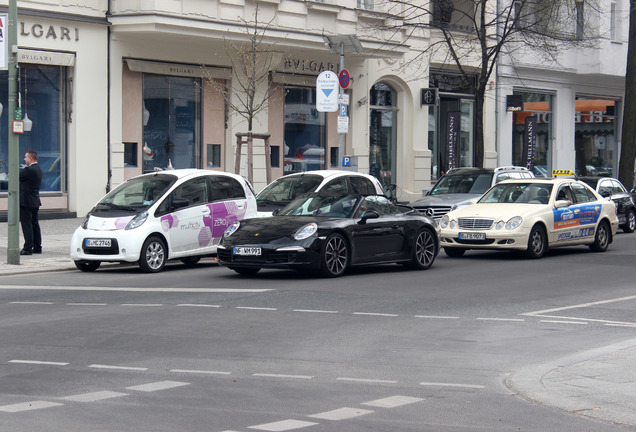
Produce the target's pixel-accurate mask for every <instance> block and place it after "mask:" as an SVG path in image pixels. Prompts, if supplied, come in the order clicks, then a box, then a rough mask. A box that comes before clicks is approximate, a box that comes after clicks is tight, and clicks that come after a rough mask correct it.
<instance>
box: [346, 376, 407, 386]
mask: <svg viewBox="0 0 636 432" xmlns="http://www.w3.org/2000/svg"><path fill="white" fill-rule="evenodd" d="M336 381H351V382H362V383H375V384H396V383H397V381H390V380H379V379H366V378H346V377H341V378H336Z"/></svg>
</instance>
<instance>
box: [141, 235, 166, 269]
mask: <svg viewBox="0 0 636 432" xmlns="http://www.w3.org/2000/svg"><path fill="white" fill-rule="evenodd" d="M166 258H167V251H166V244H165V243H164V242H163V240H161V239H160V238H159V237H157V236H151V237H148V238H147V239H146V241H145V242H144V245H143V246H142V248H141V256H140V257H139V267H140V268H141V271H143V272H144V273H158V272H160V271H161V270H163V268H164V267H165V266H166Z"/></svg>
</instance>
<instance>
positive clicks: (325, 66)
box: [285, 58, 338, 73]
mask: <svg viewBox="0 0 636 432" xmlns="http://www.w3.org/2000/svg"><path fill="white" fill-rule="evenodd" d="M285 70H286V71H289V70H291V71H294V72H313V73H320V72H324V71H326V70H330V71H332V72H336V73H338V66H336V64H335V63H323V62H318V61H315V60H303V59H292V58H286V59H285Z"/></svg>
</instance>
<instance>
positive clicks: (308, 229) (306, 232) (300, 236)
mask: <svg viewBox="0 0 636 432" xmlns="http://www.w3.org/2000/svg"><path fill="white" fill-rule="evenodd" d="M316 231H318V225H316V224H315V223H313V222H312V223H309V224H307V225H305V226H304V227H302V228H301V229H299V230H298V231H296V234H294V240H305V239H306V238H308V237H311V236H312V235H314V234H315V233H316Z"/></svg>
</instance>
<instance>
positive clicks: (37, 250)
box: [33, 249, 42, 254]
mask: <svg viewBox="0 0 636 432" xmlns="http://www.w3.org/2000/svg"><path fill="white" fill-rule="evenodd" d="M33 253H34V254H41V253H42V249H33Z"/></svg>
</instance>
